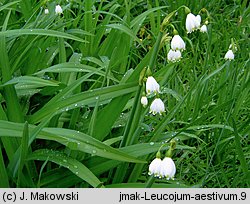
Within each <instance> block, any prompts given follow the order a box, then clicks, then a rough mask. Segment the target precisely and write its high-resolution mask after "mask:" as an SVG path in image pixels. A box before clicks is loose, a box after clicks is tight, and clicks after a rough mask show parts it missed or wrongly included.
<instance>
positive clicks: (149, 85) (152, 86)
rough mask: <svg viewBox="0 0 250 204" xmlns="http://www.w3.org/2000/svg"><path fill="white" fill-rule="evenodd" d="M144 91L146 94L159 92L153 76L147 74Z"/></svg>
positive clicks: (158, 86)
mask: <svg viewBox="0 0 250 204" xmlns="http://www.w3.org/2000/svg"><path fill="white" fill-rule="evenodd" d="M146 92H147V94H151V93H159V92H160V85H159V84H158V83H157V81H156V80H155V78H154V77H152V76H149V77H148V78H147V81H146Z"/></svg>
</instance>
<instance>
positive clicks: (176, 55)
mask: <svg viewBox="0 0 250 204" xmlns="http://www.w3.org/2000/svg"><path fill="white" fill-rule="evenodd" d="M167 57H168V61H171V62H177V61H179V60H180V59H181V52H180V50H176V51H174V50H169V52H168V56H167Z"/></svg>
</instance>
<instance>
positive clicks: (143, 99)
mask: <svg viewBox="0 0 250 204" xmlns="http://www.w3.org/2000/svg"><path fill="white" fill-rule="evenodd" d="M141 104H142V105H143V106H147V105H148V99H147V97H146V96H142V97H141Z"/></svg>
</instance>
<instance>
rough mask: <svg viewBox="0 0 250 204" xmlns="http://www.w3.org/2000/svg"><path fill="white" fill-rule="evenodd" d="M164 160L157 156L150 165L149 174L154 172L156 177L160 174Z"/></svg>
mask: <svg viewBox="0 0 250 204" xmlns="http://www.w3.org/2000/svg"><path fill="white" fill-rule="evenodd" d="M161 163H162V160H161V159H160V158H155V159H154V160H153V161H152V162H151V163H150V165H149V171H148V174H149V175H152V174H154V176H155V177H158V176H159V175H160V171H161Z"/></svg>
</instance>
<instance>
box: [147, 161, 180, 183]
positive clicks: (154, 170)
mask: <svg viewBox="0 0 250 204" xmlns="http://www.w3.org/2000/svg"><path fill="white" fill-rule="evenodd" d="M175 172H176V167H175V163H174V161H173V160H172V159H171V158H170V157H165V158H164V159H163V160H161V159H160V158H157V157H156V158H155V159H154V160H153V161H152V162H151V163H150V165H149V172H148V174H149V175H154V176H155V177H158V178H166V179H167V180H169V179H173V178H174V175H175Z"/></svg>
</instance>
